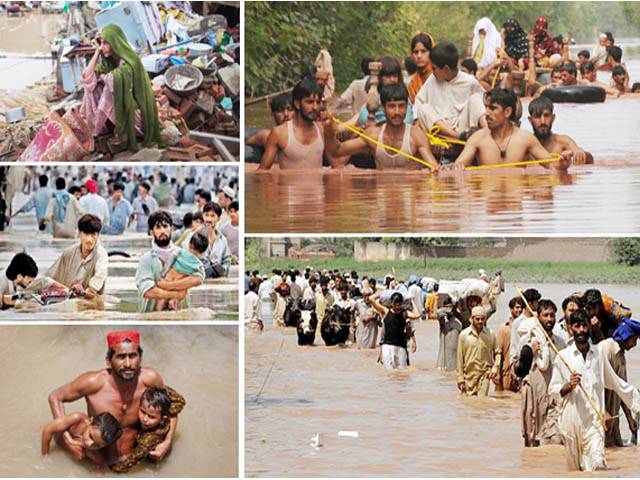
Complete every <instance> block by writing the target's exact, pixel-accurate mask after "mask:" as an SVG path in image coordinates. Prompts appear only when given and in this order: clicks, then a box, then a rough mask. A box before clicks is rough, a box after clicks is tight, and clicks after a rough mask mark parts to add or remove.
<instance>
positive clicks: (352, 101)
mask: <svg viewBox="0 0 640 480" xmlns="http://www.w3.org/2000/svg"><path fill="white" fill-rule="evenodd" d="M368 79H369V76H368V75H367V76H366V77H364V78H359V79H357V80H354V81H353V82H351V84H350V85H349V86H348V87H347V89H346V90H345V91H344V92H342V95H340V100H341V101H342V102H343V103H346V104H347V105H351V111H352V114H353V115H355V114H356V113H358V112H359V111H360V110H361V109H362V107H364V106H365V105H366V104H367V92H366V90H365V85H366V84H367V80H368Z"/></svg>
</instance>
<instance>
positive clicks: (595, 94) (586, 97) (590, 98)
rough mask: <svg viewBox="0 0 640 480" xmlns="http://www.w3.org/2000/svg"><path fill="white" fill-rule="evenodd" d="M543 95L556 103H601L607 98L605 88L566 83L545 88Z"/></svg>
mask: <svg viewBox="0 0 640 480" xmlns="http://www.w3.org/2000/svg"><path fill="white" fill-rule="evenodd" d="M541 95H542V96H545V97H547V98H548V99H549V100H551V101H552V102H554V103H601V102H604V101H605V99H606V98H607V92H605V90H604V88H602V87H598V86H596V85H566V86H562V87H554V88H547V89H545V90H544V91H543V92H542V94H541Z"/></svg>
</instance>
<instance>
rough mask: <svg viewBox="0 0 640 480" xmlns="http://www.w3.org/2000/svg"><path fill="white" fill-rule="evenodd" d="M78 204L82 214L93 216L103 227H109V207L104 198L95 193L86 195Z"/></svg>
mask: <svg viewBox="0 0 640 480" xmlns="http://www.w3.org/2000/svg"><path fill="white" fill-rule="evenodd" d="M79 203H80V208H81V209H82V211H83V213H90V214H91V215H95V216H96V217H98V218H99V219H100V221H101V222H102V226H103V227H108V226H109V205H107V201H106V200H105V199H104V198H102V197H101V196H100V195H98V194H96V193H87V194H86V195H85V196H84V197H82V198H81V199H80V202H79Z"/></svg>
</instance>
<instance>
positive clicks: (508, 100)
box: [487, 88, 518, 120]
mask: <svg viewBox="0 0 640 480" xmlns="http://www.w3.org/2000/svg"><path fill="white" fill-rule="evenodd" d="M487 97H488V99H489V103H491V104H493V103H496V104H498V105H500V106H501V107H502V108H507V107H511V115H509V120H515V119H516V102H517V101H518V99H517V98H516V94H515V93H513V90H508V89H506V88H494V89H493V90H489V92H488V94H487Z"/></svg>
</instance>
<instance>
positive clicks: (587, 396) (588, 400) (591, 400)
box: [515, 286, 607, 430]
mask: <svg viewBox="0 0 640 480" xmlns="http://www.w3.org/2000/svg"><path fill="white" fill-rule="evenodd" d="M515 288H516V291H517V292H518V295H520V298H522V301H524V304H525V305H526V306H527V308H528V309H529V311H530V312H531V313H533V314H534V316H535V319H536V323H537V324H538V328H540V330H542V333H543V334H544V336H545V337H546V339H547V341H548V342H549V344H550V345H551V348H552V349H553V351H554V352H556V355H557V356H558V358H560V360H561V361H562V363H564V366H565V367H567V370H569V373H570V374H571V375H574V374H575V373H576V372H574V371H573V369H572V368H571V367H570V366H569V363H568V362H567V361H566V360H565V359H564V357H563V356H562V355H560V351H559V350H558V347H556V344H555V343H553V340H552V339H551V337H550V336H549V334H548V333H547V331H546V330H545V329H544V327H543V326H542V323H540V319H539V318H538V315H537V314H536V313H535V312H534V311H533V309H532V308H531V306H530V305H529V302H527V299H526V298H525V297H524V295H523V294H522V291H521V290H520V289H519V288H518V287H517V286H516V287H515ZM578 388H580V391H582V393H584V396H585V398H586V399H587V402H589V405H591V408H593V410H594V411H595V412H596V414H597V415H598V418H599V419H600V423H602V427H603V428H604V429H605V430H606V429H607V427H606V422H605V418H604V414H603V413H602V412H600V410H598V407H597V406H596V404H595V402H594V401H593V399H592V398H591V396H590V395H589V394H588V393H587V391H586V390H585V389H584V387H583V386H582V383H578Z"/></svg>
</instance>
